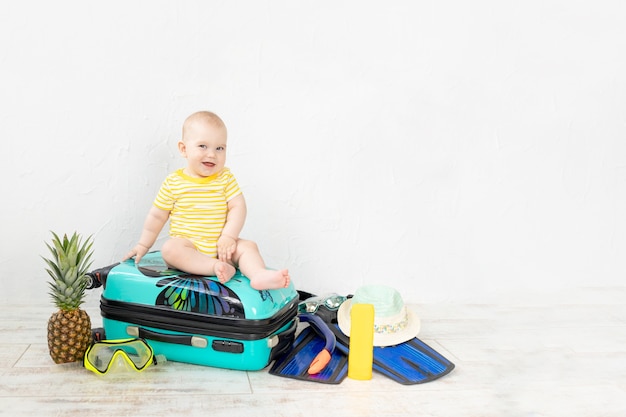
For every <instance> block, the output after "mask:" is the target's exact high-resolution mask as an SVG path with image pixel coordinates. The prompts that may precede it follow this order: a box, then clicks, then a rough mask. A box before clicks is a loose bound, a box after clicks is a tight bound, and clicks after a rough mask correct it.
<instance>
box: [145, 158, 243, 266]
mask: <svg viewBox="0 0 626 417" xmlns="http://www.w3.org/2000/svg"><path fill="white" fill-rule="evenodd" d="M239 194H241V190H240V189H239V185H238V184H237V180H236V179H235V177H234V175H233V174H232V173H231V172H230V169H228V168H224V169H223V170H222V171H220V172H219V173H217V174H215V175H211V176H210V177H206V178H194V177H190V176H188V175H186V174H185V173H184V172H183V170H182V169H179V170H178V171H176V172H173V173H171V174H170V175H168V176H167V178H165V181H163V184H162V185H161V188H160V190H159V192H158V194H157V197H156V199H155V200H154V205H155V206H157V207H158V208H160V209H162V210H166V211H169V212H170V236H172V237H184V238H186V239H189V240H191V241H192V242H193V243H194V244H195V245H196V247H197V248H198V250H200V251H201V252H203V253H206V254H207V255H211V256H217V239H218V238H219V237H220V235H221V233H222V229H223V228H224V224H226V215H227V212H228V201H229V200H231V199H232V198H234V197H236V196H238V195H239Z"/></svg>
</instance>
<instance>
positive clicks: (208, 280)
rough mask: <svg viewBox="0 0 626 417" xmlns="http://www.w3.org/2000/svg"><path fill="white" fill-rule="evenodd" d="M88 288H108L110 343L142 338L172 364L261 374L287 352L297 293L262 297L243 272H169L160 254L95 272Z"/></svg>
mask: <svg viewBox="0 0 626 417" xmlns="http://www.w3.org/2000/svg"><path fill="white" fill-rule="evenodd" d="M89 275H90V277H91V283H90V284H89V286H88V288H97V287H99V286H102V287H103V290H102V296H101V299H100V312H101V314H102V323H103V327H104V337H105V338H106V339H108V340H112V339H124V338H129V337H140V338H143V339H145V340H146V341H147V342H148V344H149V345H150V346H151V347H152V349H153V350H154V353H155V354H156V355H164V356H165V357H166V359H167V360H168V361H176V362H186V363H191V364H196V365H204V366H213V367H219V368H228V369H238V370H248V371H254V370H260V369H263V368H265V367H266V366H267V365H268V364H269V363H270V362H271V361H272V360H274V359H275V358H276V357H277V356H279V355H280V354H282V353H283V352H285V351H286V350H288V349H289V348H290V346H291V343H292V342H293V339H294V334H295V331H296V326H297V318H296V317H297V313H298V301H299V300H298V293H297V291H296V290H295V288H294V287H293V284H290V285H289V287H287V288H284V289H279V290H264V291H259V290H255V289H253V288H252V287H250V281H249V280H248V278H246V277H245V276H243V275H242V274H241V273H240V272H239V271H237V274H236V275H235V276H234V277H233V278H232V279H231V280H230V281H228V282H226V283H225V284H221V283H220V282H219V281H218V280H217V278H215V277H202V276H197V275H190V274H186V273H183V272H181V271H177V270H172V269H168V268H167V266H166V265H165V263H164V262H163V259H162V258H161V254H160V252H151V253H148V254H146V255H145V256H144V257H143V259H142V260H141V263H140V264H139V266H138V267H137V266H135V263H134V261H133V260H129V261H125V262H122V263H119V264H115V265H111V266H109V267H106V268H101V269H97V270H95V271H92V272H91V273H90V274H89Z"/></svg>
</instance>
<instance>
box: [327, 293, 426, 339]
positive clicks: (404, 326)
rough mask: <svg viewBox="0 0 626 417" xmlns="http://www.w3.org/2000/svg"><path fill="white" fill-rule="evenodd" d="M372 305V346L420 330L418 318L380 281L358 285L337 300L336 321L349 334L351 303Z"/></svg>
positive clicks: (406, 337) (413, 334)
mask: <svg viewBox="0 0 626 417" xmlns="http://www.w3.org/2000/svg"><path fill="white" fill-rule="evenodd" d="M357 303H363V304H372V305H374V346H392V345H398V344H400V343H404V342H406V341H408V340H411V339H413V338H414V337H415V336H417V334H418V333H419V331H420V319H419V318H418V317H417V316H416V315H415V313H414V312H413V311H411V310H410V309H408V308H407V307H406V306H405V305H404V301H403V300H402V297H401V296H400V293H398V291H397V290H395V289H393V288H391V287H387V286H384V285H366V286H363V287H360V288H358V289H357V290H356V292H355V293H354V296H353V297H352V298H349V299H347V300H346V301H345V302H343V303H342V304H341V306H340V307H339V310H338V311H337V322H338V324H339V328H340V329H341V331H342V332H343V333H344V334H346V335H347V336H350V309H351V308H352V305H353V304H357Z"/></svg>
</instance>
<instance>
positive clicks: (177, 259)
mask: <svg viewBox="0 0 626 417" xmlns="http://www.w3.org/2000/svg"><path fill="white" fill-rule="evenodd" d="M161 255H162V256H163V260H164V261H165V262H166V263H167V264H168V265H170V266H172V267H174V268H176V269H180V270H181V271H185V272H187V273H189V274H194V275H201V276H216V277H217V278H218V279H219V280H220V282H222V283H224V282H226V281H228V280H229V279H231V278H232V277H233V276H234V275H235V272H236V270H235V267H234V266H232V265H230V264H228V263H226V262H222V261H219V260H217V259H215V258H212V257H210V256H208V255H205V254H203V253H202V252H199V251H198V249H197V248H196V246H195V245H194V244H193V243H192V242H191V241H189V240H187V239H184V238H180V237H174V238H171V239H170V240H168V241H167V242H165V243H164V244H163V248H162V249H161Z"/></svg>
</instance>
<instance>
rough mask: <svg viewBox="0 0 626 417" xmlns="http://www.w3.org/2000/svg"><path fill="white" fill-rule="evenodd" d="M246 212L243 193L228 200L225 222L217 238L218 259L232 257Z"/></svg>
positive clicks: (225, 259) (224, 259)
mask: <svg viewBox="0 0 626 417" xmlns="http://www.w3.org/2000/svg"><path fill="white" fill-rule="evenodd" d="M247 213H248V209H247V207H246V200H245V198H244V197H243V194H239V195H238V196H237V197H234V198H232V199H231V200H230V201H228V214H227V216H226V224H225V225H224V228H223V229H222V234H221V236H220V238H219V239H218V240H217V257H218V259H219V260H221V261H227V260H230V259H232V256H233V253H235V249H236V248H237V239H239V233H241V229H243V225H244V223H245V221H246V214H247Z"/></svg>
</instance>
